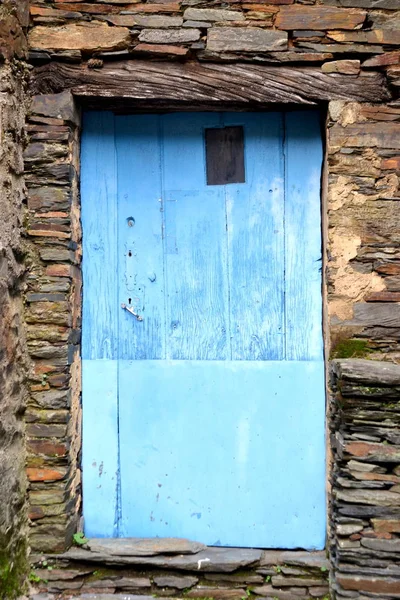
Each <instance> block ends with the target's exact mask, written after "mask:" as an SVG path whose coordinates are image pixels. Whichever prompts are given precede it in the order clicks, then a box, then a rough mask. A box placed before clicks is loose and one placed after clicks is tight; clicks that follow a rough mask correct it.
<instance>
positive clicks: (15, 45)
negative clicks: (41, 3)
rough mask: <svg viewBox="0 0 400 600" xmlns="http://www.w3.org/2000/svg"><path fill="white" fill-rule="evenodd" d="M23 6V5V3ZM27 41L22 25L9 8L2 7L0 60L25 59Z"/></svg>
mask: <svg viewBox="0 0 400 600" xmlns="http://www.w3.org/2000/svg"><path fill="white" fill-rule="evenodd" d="M21 4H22V3H21ZM26 49H27V48H26V39H25V36H24V33H23V30H22V27H21V24H20V22H19V20H18V18H17V17H16V15H15V14H12V13H11V10H10V8H9V7H7V6H4V4H3V3H2V4H1V5H0V58H3V59H11V58H13V57H14V56H15V57H17V58H24V57H25V54H26Z"/></svg>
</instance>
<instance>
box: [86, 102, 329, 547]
mask: <svg viewBox="0 0 400 600" xmlns="http://www.w3.org/2000/svg"><path fill="white" fill-rule="evenodd" d="M222 127H242V128H243V139H244V161H245V181H244V182H243V183H234V184H229V185H207V177H206V167H205V165H206V151H207V149H206V147H205V141H204V140H205V130H206V129H207V128H217V129H218V128H222ZM321 161H322V144H321V136H320V128H319V118H318V114H317V113H315V112H303V113H300V112H293V113H288V114H284V113H257V114H251V113H249V114H243V113H236V114H235V113H193V114H179V113H177V114H169V115H136V116H134V115H133V116H114V115H113V114H111V113H106V112H105V113H88V114H86V115H85V120H84V130H83V138H82V224H83V240H84V252H83V278H84V303H83V341H82V353H83V492H84V517H85V531H86V534H87V535H89V536H106V537H112V536H124V537H127V536H149V537H155V536H179V537H189V538H192V539H197V540H199V541H201V542H204V543H206V544H210V545H226V546H244V547H251V546H258V547H282V548H295V547H303V548H322V547H323V546H324V537H325V499H324V489H325V477H324V465H325V449H324V364H323V345H322V308H321V307H322V301H321V226H320V173H321ZM122 304H125V305H126V306H127V307H128V308H130V309H131V310H132V311H133V313H135V314H137V315H139V316H140V319H141V320H138V319H137V318H136V317H135V316H134V314H132V313H129V312H128V311H126V310H124V309H122V308H121V305H122Z"/></svg>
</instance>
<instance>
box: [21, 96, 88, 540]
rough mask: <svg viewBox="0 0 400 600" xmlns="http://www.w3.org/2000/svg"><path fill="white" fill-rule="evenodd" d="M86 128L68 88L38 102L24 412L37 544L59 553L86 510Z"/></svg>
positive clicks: (30, 164)
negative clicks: (82, 132) (82, 142)
mask: <svg viewBox="0 0 400 600" xmlns="http://www.w3.org/2000/svg"><path fill="white" fill-rule="evenodd" d="M78 124H79V114H78V113H77V111H76V110H75V107H74V102H73V99H72V96H71V94H70V93H69V92H65V93H62V94H59V95H56V96H53V97H48V96H42V97H40V98H35V99H34V100H33V102H32V107H31V114H30V117H29V121H28V125H27V128H28V132H29V135H30V144H29V145H28V146H27V148H26V151H25V155H24V157H25V168H26V181H27V184H28V187H29V194H28V207H27V215H26V227H27V236H28V239H29V241H30V243H29V258H28V263H27V265H28V277H27V293H26V312H25V319H26V323H27V337H28V348H29V352H30V356H31V359H32V364H33V368H32V371H31V377H30V398H29V401H28V407H27V411H26V422H27V452H28V458H27V473H28V479H29V501H30V512H29V516H30V519H31V523H32V532H31V536H30V543H31V547H32V548H33V549H34V550H36V549H41V550H43V551H48V550H53V551H61V550H63V549H64V548H65V547H67V546H68V545H69V544H70V542H71V539H72V534H73V533H74V532H75V531H76V528H77V523H78V519H79V515H78V511H79V507H80V470H79V454H80V421H81V409H80V358H79V345H78V344H79V339H80V295H81V287H80V271H79V268H78V266H79V263H80V257H81V247H80V225H79V204H78V179H77V175H78V170H79V166H78V153H79V144H78Z"/></svg>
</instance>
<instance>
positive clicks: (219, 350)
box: [163, 113, 230, 360]
mask: <svg viewBox="0 0 400 600" xmlns="http://www.w3.org/2000/svg"><path fill="white" fill-rule="evenodd" d="M163 120H164V128H163V144H164V147H163V169H164V174H163V179H164V184H163V185H164V196H165V235H166V240H167V247H166V254H165V268H166V273H167V288H168V300H167V306H166V320H167V327H168V328H169V332H168V355H167V356H168V358H174V359H196V360H218V359H220V360H223V359H227V358H229V357H230V349H229V348H228V340H229V317H228V310H229V300H228V298H229V294H228V274H227V257H226V220H225V194H224V186H219V185H217V186H213V185H211V186H209V185H207V182H206V169H205V143H204V128H211V127H216V126H218V125H219V123H220V117H219V115H218V114H216V113H193V114H190V115H183V116H182V115H180V114H171V115H165V116H164V119H163Z"/></svg>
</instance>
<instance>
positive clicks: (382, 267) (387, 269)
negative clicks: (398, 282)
mask: <svg viewBox="0 0 400 600" xmlns="http://www.w3.org/2000/svg"><path fill="white" fill-rule="evenodd" d="M374 269H375V271H377V272H378V273H382V274H383V275H400V264H398V263H382V264H378V265H375V266H374Z"/></svg>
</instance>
